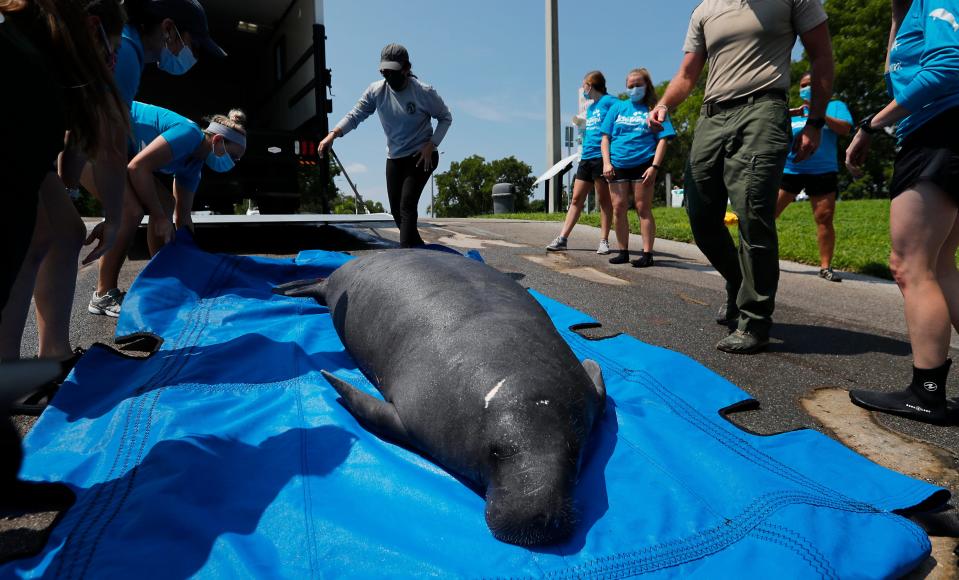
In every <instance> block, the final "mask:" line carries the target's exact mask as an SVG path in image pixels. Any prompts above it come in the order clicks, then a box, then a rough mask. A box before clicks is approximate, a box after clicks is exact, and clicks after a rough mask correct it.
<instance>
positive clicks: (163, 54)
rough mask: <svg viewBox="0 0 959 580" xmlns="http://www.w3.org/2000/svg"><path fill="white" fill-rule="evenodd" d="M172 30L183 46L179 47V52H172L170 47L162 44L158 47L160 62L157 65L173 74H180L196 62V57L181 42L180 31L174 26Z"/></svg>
mask: <svg viewBox="0 0 959 580" xmlns="http://www.w3.org/2000/svg"><path fill="white" fill-rule="evenodd" d="M173 30H174V31H176V37H177V38H178V39H179V40H180V44H182V45H183V48H181V49H180V54H173V52H172V51H171V50H170V47H168V46H166V45H164V46H163V48H162V49H160V62H159V63H157V66H159V67H160V70H162V71H164V72H167V73H169V74H171V75H173V76H180V75H182V74H183V73H185V72H186V71H188V70H190V69H191V68H193V65H195V64H196V57H195V56H193V51H192V50H190V47H189V46H187V45H186V43H184V42H183V37H181V36H180V31H179V30H177V28H176V27H173ZM167 41H168V42H169V39H167Z"/></svg>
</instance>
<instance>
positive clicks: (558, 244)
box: [546, 236, 566, 252]
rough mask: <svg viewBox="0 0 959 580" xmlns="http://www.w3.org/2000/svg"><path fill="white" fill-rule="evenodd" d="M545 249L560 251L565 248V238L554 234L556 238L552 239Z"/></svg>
mask: <svg viewBox="0 0 959 580" xmlns="http://www.w3.org/2000/svg"><path fill="white" fill-rule="evenodd" d="M546 249H547V250H548V251H550V252H562V251H563V250H565V249H566V238H564V237H563V236H556V239H555V240H553V241H552V242H551V243H550V245H548V246H546Z"/></svg>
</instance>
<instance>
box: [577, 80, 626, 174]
mask: <svg viewBox="0 0 959 580" xmlns="http://www.w3.org/2000/svg"><path fill="white" fill-rule="evenodd" d="M617 102H619V99H617V98H616V97H614V96H611V95H603V96H602V97H600V99H599V100H598V101H596V102H594V103H593V104H592V105H590V106H589V108H588V109H586V126H585V127H584V128H583V153H582V155H581V156H580V158H581V159H601V158H602V157H603V150H602V148H601V147H602V143H603V134H602V132H601V130H600V129H601V127H602V126H603V119H605V118H606V113H607V112H609V108H610V107H612V106H613V105H615V104H616V103H617Z"/></svg>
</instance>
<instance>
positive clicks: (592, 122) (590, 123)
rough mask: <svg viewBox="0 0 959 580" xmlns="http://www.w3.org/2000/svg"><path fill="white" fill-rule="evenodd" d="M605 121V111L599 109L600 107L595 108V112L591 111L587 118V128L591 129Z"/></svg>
mask: <svg viewBox="0 0 959 580" xmlns="http://www.w3.org/2000/svg"><path fill="white" fill-rule="evenodd" d="M602 122H603V113H602V111H600V110H599V107H597V108H595V109H593V112H592V113H590V115H589V117H587V118H586V128H587V129H591V128H593V127H595V126H596V125H599V124H600V123H602Z"/></svg>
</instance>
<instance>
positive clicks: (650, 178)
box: [643, 165, 659, 185]
mask: <svg viewBox="0 0 959 580" xmlns="http://www.w3.org/2000/svg"><path fill="white" fill-rule="evenodd" d="M658 173H659V170H658V169H656V168H655V167H653V166H652V165H650V166H649V167H648V168H647V169H646V171H644V172H643V185H649V184H650V183H654V182H655V181H656V175H657V174H658Z"/></svg>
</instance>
